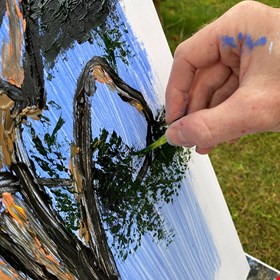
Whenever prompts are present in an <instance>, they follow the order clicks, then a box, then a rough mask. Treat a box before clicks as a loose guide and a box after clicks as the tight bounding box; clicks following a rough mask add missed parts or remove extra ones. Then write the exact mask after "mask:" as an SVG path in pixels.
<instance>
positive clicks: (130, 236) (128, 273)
mask: <svg viewBox="0 0 280 280" xmlns="http://www.w3.org/2000/svg"><path fill="white" fill-rule="evenodd" d="M0 47H1V56H0V73H1V74H0V116H1V118H0V168H1V172H0V195H1V201H0V203H1V211H0V214H1V224H0V278H1V279H62V280H70V279H129V280H131V279H135V280H138V279H190V280H193V279H198V280H199V279H246V277H247V274H248V263H247V261H246V257H245V255H244V253H243V250H242V247H241V245H240V242H239V239H238V236H237V234H236V231H235V228H234V225H233V222H232V220H231V217H230V214H229V211H228V209H227V206H226V203H225V201H224V199H223V195H222V193H221V190H220V188H219V185H218V182H217V180H216V177H215V174H214V172H213V169H212V167H211V163H210V161H209V159H208V157H207V156H199V155H197V154H196V153H195V152H194V151H192V150H188V149H184V148H180V147H173V146H170V145H168V144H164V145H162V146H160V147H158V148H156V149H154V150H152V149H148V150H144V152H140V153H139V151H143V149H144V148H145V147H147V146H148V145H150V144H151V143H153V142H154V141H155V140H157V139H159V138H160V137H161V136H162V135H164V132H165V130H166V123H165V121H164V89H165V86H166V83H167V79H168V74H169V71H170V67H171V63H172V57H171V54H170V51H169V49H168V45H167V43H166V40H165V38H164V34H163V32H162V30H161V27H160V23H159V20H158V18H157V15H156V11H155V9H154V7H153V4H152V1H149V0H142V1H136V0H90V1H86V0H53V1H48V0H34V1H26V0H21V1H17V0H0Z"/></svg>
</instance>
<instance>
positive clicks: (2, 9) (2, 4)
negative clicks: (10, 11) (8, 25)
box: [0, 0, 6, 26]
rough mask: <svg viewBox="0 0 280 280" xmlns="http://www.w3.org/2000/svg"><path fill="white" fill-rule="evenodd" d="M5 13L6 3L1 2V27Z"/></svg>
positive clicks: (1, 0) (0, 0)
mask: <svg viewBox="0 0 280 280" xmlns="http://www.w3.org/2000/svg"><path fill="white" fill-rule="evenodd" d="M5 13H6V1H5V0H0V26H1V24H2V21H3V17H4V15H5Z"/></svg>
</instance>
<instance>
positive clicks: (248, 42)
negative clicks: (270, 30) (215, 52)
mask: <svg viewBox="0 0 280 280" xmlns="http://www.w3.org/2000/svg"><path fill="white" fill-rule="evenodd" d="M243 40H244V42H243V45H244V46H245V47H247V48H248V49H249V50H250V51H252V50H253V49H254V48H255V47H258V46H264V45H265V44H266V43H267V39H266V37H264V36H263V37H260V38H259V39H257V40H256V41H254V40H253V39H252V36H251V35H250V34H247V35H244V34H243V33H242V32H239V33H238V35H237V41H236V40H235V38H234V37H232V36H228V35H224V36H222V37H221V41H222V43H223V46H228V47H232V48H237V47H238V43H239V44H240V43H242V41H243Z"/></svg>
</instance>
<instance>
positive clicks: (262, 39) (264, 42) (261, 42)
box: [254, 37, 267, 47]
mask: <svg viewBox="0 0 280 280" xmlns="http://www.w3.org/2000/svg"><path fill="white" fill-rule="evenodd" d="M266 42H267V40H266V37H261V38H260V39H258V40H257V41H256V42H255V43H254V46H255V47H257V46H264V45H265V44H266Z"/></svg>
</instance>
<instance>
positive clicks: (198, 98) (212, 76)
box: [187, 62, 233, 114]
mask: <svg viewBox="0 0 280 280" xmlns="http://www.w3.org/2000/svg"><path fill="white" fill-rule="evenodd" d="M230 74H231V70H230V68H229V67H227V66H225V65H223V64H222V63H221V62H217V63H215V64H214V65H211V66H210V67H207V68H205V69H202V70H198V71H197V73H196V75H195V78H194V81H193V86H192V88H191V91H190V98H189V104H188V110H187V113H188V114H190V113H193V112H195V111H198V110H201V109H205V108H208V106H209V103H210V101H211V100H212V96H213V95H214V93H215V92H216V91H217V90H218V89H219V88H221V87H222V86H223V84H224V83H225V82H226V81H227V79H228V77H229V76H230ZM231 93H233V91H232V92H231Z"/></svg>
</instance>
